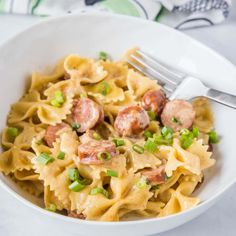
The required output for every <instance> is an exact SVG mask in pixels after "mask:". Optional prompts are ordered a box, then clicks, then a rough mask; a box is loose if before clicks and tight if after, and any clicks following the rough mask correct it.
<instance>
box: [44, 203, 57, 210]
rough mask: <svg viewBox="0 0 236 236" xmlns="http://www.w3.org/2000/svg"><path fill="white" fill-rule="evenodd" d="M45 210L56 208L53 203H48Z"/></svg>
mask: <svg viewBox="0 0 236 236" xmlns="http://www.w3.org/2000/svg"><path fill="white" fill-rule="evenodd" d="M46 210H48V211H52V212H55V211H56V210H57V206H56V205H55V204H54V203H49V204H48V206H47V207H46Z"/></svg>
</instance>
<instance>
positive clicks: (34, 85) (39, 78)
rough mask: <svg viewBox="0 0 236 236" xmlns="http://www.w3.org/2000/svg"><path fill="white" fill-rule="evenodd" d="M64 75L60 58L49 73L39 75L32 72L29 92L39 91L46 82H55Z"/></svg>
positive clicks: (62, 62) (62, 61)
mask: <svg viewBox="0 0 236 236" xmlns="http://www.w3.org/2000/svg"><path fill="white" fill-rule="evenodd" d="M63 76H64V59H62V60H60V61H59V62H58V64H57V65H56V67H55V69H54V70H53V72H52V73H51V74H50V75H41V74H39V73H37V72H33V73H32V76H31V85H30V89H29V92H31V91H33V90H37V91H41V90H42V89H44V88H45V87H46V86H47V85H48V83H55V82H57V81H58V80H59V79H60V78H63Z"/></svg>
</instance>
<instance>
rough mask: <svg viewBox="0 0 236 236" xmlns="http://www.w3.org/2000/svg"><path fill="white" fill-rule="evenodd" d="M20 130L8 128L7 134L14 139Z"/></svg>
mask: <svg viewBox="0 0 236 236" xmlns="http://www.w3.org/2000/svg"><path fill="white" fill-rule="evenodd" d="M18 133H19V132H18V129H17V128H15V127H8V129H7V134H8V135H9V136H10V137H12V138H15V137H16V136H17V135H18Z"/></svg>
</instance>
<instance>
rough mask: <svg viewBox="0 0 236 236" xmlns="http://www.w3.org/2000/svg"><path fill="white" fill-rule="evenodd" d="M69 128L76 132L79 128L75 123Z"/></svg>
mask: <svg viewBox="0 0 236 236" xmlns="http://www.w3.org/2000/svg"><path fill="white" fill-rule="evenodd" d="M71 127H72V129H73V130H77V129H79V128H80V127H81V126H80V124H77V123H75V122H74V123H72V125H71Z"/></svg>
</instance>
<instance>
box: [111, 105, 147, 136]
mask: <svg viewBox="0 0 236 236" xmlns="http://www.w3.org/2000/svg"><path fill="white" fill-rule="evenodd" d="M148 124H149V117H148V114H147V112H146V111H145V110H144V109H143V108H142V107H140V106H129V107H126V108H124V109H122V110H121V111H120V112H119V113H118V115H117V117H116V120H115V123H114V127H115V129H116V130H117V132H118V133H119V134H120V135H122V136H128V137H132V136H136V135H138V134H139V133H140V132H142V131H143V130H145V129H146V128H147V127H148Z"/></svg>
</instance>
